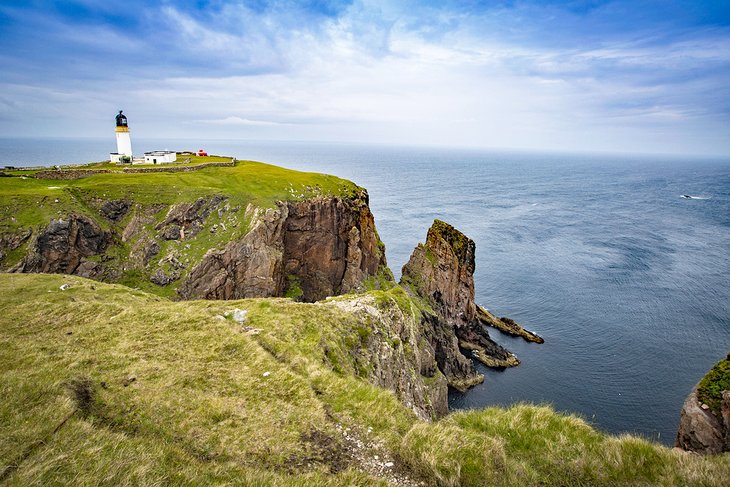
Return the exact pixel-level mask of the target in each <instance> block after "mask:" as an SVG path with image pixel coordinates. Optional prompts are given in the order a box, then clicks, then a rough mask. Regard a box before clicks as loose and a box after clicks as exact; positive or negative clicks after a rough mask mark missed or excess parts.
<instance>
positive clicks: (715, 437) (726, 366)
mask: <svg viewBox="0 0 730 487" xmlns="http://www.w3.org/2000/svg"><path fill="white" fill-rule="evenodd" d="M675 444H676V446H677V447H679V448H681V449H683V450H687V451H693V452H696V453H702V454H717V453H722V452H730V353H729V354H728V356H727V357H726V358H725V359H724V360H721V361H720V362H718V363H717V364H715V366H714V367H713V368H712V369H711V370H710V371H709V372H708V373H707V375H705V377H703V378H702V380H701V381H700V382H699V383H698V384H697V385H696V386H695V387H694V388H693V389H692V392H690V394H689V396H687V399H686V400H685V401H684V404H683V406H682V411H681V412H680V419H679V430H678V431H677V440H676V443H675Z"/></svg>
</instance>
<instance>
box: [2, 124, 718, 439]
mask: <svg viewBox="0 0 730 487" xmlns="http://www.w3.org/2000/svg"><path fill="white" fill-rule="evenodd" d="M200 148H203V149H205V150H207V151H208V152H209V153H211V154H220V155H230V156H234V157H236V158H238V159H243V160H246V159H249V160H258V161H262V162H267V163H271V164H276V165H281V166H285V167H288V168H292V169H298V170H304V171H316V172H322V173H329V174H334V175H337V176H340V177H343V178H346V179H349V180H352V181H354V182H355V183H357V184H359V185H361V186H363V187H365V188H366V189H367V190H368V191H369V194H370V206H371V209H372V211H373V214H374V215H375V221H376V225H377V229H378V231H379V233H380V236H381V239H382V240H383V242H384V243H385V246H386V255H387V259H388V263H389V266H390V267H391V269H392V270H393V272H394V274H395V275H396V277H398V276H399V275H400V268H401V266H402V265H403V264H405V262H406V261H407V260H408V257H409V255H410V253H411V251H412V250H413V248H414V247H415V246H416V244H417V243H419V242H422V241H424V239H425V236H426V231H427V229H428V227H429V226H430V224H431V222H432V221H433V219H434V218H439V219H441V220H444V221H447V222H449V223H451V224H452V225H454V226H455V227H456V228H458V229H459V230H461V231H462V232H464V233H465V234H466V235H467V236H469V237H470V238H472V239H473V240H474V241H475V242H476V246H477V249H476V273H475V287H476V301H477V303H479V304H481V305H483V306H485V307H486V308H488V309H489V310H490V311H492V312H493V313H495V314H497V315H499V316H509V317H511V318H513V319H515V320H516V321H518V322H519V323H521V324H523V325H524V326H525V327H526V328H528V329H530V330H533V331H535V332H537V333H538V334H540V335H541V336H543V337H544V338H545V340H546V342H545V343H544V344H542V345H537V344H533V343H526V342H524V341H523V340H521V339H518V338H513V337H508V336H506V335H504V334H502V333H500V332H498V331H496V330H490V334H491V335H492V337H493V338H494V339H495V340H496V341H498V342H499V343H500V344H502V345H504V346H505V347H507V348H508V349H510V350H511V351H513V352H514V353H515V354H516V355H517V356H518V357H519V358H520V360H521V361H522V364H521V365H520V366H519V367H516V368H511V369H507V370H504V371H497V370H492V369H487V368H485V367H482V366H481V365H478V366H477V367H478V369H479V370H480V371H481V372H483V373H484V374H485V375H486V380H485V383H484V384H482V385H479V386H477V387H475V388H473V389H471V390H469V391H467V392H465V393H456V392H452V393H451V394H450V398H449V403H450V407H451V408H453V409H463V408H478V407H488V406H492V405H508V404H513V403H515V402H533V403H539V404H544V403H547V404H551V405H553V406H554V407H555V408H556V409H558V410H560V411H565V412H570V413H576V414H579V415H581V416H582V417H584V418H585V419H587V420H588V421H590V422H591V423H592V424H594V425H596V426H597V427H598V428H600V429H602V430H605V431H608V432H611V433H622V432H630V433H635V434H639V435H642V436H645V437H648V438H651V439H654V440H657V441H661V442H663V443H665V444H672V443H673V442H674V435H675V434H676V430H677V425H678V422H679V412H680V409H681V406H682V402H683V401H684V399H685V398H686V396H687V394H688V393H689V392H690V390H691V388H692V387H693V386H694V384H695V383H696V382H697V381H699V379H700V378H701V377H702V376H703V375H704V374H705V373H706V372H707V371H708V370H709V368H710V367H711V366H712V365H713V364H714V363H715V362H717V361H719V360H720V359H722V358H724V357H725V354H726V353H727V352H728V349H730V308H729V306H730V286H729V285H728V280H727V276H728V275H730V158H722V157H711V156H707V157H706V156H685V155H673V156H672V155H669V156H668V155H630V154H605V153H600V154H581V153H565V154H563V153H555V152H546V153H540V152H534V151H511V150H481V149H471V148H470V149H453V148H452V149H449V148H436V147H400V146H389V145H364V144H347V143H326V142H278V141H235V140H208V141H202V140H189V139H134V138H133V149H134V151H135V153H136V154H141V153H142V152H145V151H148V150H156V149H169V150H197V149H200ZM113 150H114V140H113V138H108V139H55V138H0V166H5V165H14V166H19V167H22V166H35V165H43V166H51V165H55V164H80V163H86V162H92V161H101V160H105V159H108V154H109V152H110V151H113ZM683 195H684V196H691V198H686V197H683Z"/></svg>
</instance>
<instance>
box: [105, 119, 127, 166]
mask: <svg viewBox="0 0 730 487" xmlns="http://www.w3.org/2000/svg"><path fill="white" fill-rule="evenodd" d="M116 122H117V126H116V128H115V130H114V131H115V132H116V135H117V151H116V152H112V153H111V154H109V159H110V160H111V161H112V162H132V138H131V137H130V135H129V124H128V123H127V117H126V116H125V115H124V114H123V113H122V110H119V114H117V117H116Z"/></svg>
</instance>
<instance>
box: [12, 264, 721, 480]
mask: <svg viewBox="0 0 730 487" xmlns="http://www.w3.org/2000/svg"><path fill="white" fill-rule="evenodd" d="M368 306H370V307H374V308H376V309H377V312H378V313H383V314H386V315H392V316H395V317H398V316H401V315H402V316H405V317H407V316H414V315H417V314H418V310H417V308H415V307H414V306H413V305H412V304H411V301H410V299H409V298H408V296H407V295H406V294H405V293H403V292H402V290H400V288H398V287H395V288H392V289H390V290H388V291H382V290H381V291H371V292H369V293H366V294H364V295H352V296H341V297H337V298H334V299H331V300H327V301H324V302H321V303H313V304H306V303H296V302H293V301H291V300H288V299H247V300H235V301H182V302H172V301H169V300H167V299H164V298H161V297H159V296H155V295H151V294H148V293H145V292H142V291H135V290H131V289H129V288H126V287H123V286H119V285H110V284H103V283H99V282H96V281H91V280H87V279H83V278H80V277H76V276H62V275H39V274H27V275H25V274H24V275H20V274H0V307H1V308H2V309H3V317H2V319H1V321H0V370H2V372H3V373H2V375H0V394H1V395H2V397H3V401H2V402H0V418H1V420H0V458H2V459H3V460H2V464H3V465H2V467H1V468H2V471H1V472H0V478H1V480H2V481H4V482H7V483H8V484H9V485H53V484H69V483H73V484H75V485H98V484H100V483H104V484H109V485H120V484H137V485H154V484H197V485H201V484H213V483H228V484H237V485H378V484H383V485H384V484H386V483H394V484H400V485H416V484H417V483H418V482H420V481H423V482H424V484H425V485H448V486H455V485H593V484H612V485H615V484H634V485H635V484H657V485H659V484H661V485H687V484H693V485H719V484H722V483H723V482H725V481H726V480H727V478H730V457H729V456H727V455H725V456H718V457H712V458H705V457H699V456H694V455H687V454H682V453H678V452H675V451H673V450H670V449H668V448H665V447H662V446H659V445H656V444H653V443H651V442H648V441H645V440H642V439H639V438H635V437H630V436H622V437H611V436H607V435H604V434H602V433H600V432H598V431H596V430H594V429H593V428H592V427H591V426H590V425H588V424H587V423H585V422H584V421H583V420H581V419H579V418H576V417H574V416H566V415H562V414H557V413H555V412H554V411H552V410H551V409H550V408H548V407H536V406H530V405H517V406H513V407H511V408H508V409H501V408H489V409H485V410H477V411H468V412H458V413H454V414H450V415H448V416H446V417H445V418H444V419H441V420H439V421H435V422H429V421H425V420H422V419H419V416H418V414H416V413H415V412H414V411H413V409H412V408H411V407H408V406H407V405H406V404H403V402H402V401H400V400H399V399H398V397H397V396H396V394H395V393H394V392H392V391H389V390H386V389H385V388H381V387H377V386H375V385H373V384H371V383H370V382H369V380H368V379H367V378H366V377H367V376H368V374H369V371H368V370H367V367H368V364H370V363H372V361H370V360H368V361H362V357H361V354H362V353H363V352H364V351H365V346H364V343H368V342H369V341H371V340H376V339H377V342H371V343H377V344H378V347H379V348H378V350H379V353H380V354H381V355H386V354H388V353H395V352H396V351H397V350H401V351H403V353H404V354H407V353H413V350H411V351H410V352H409V351H407V350H405V349H406V342H404V341H403V340H402V338H400V337H404V336H407V334H406V331H407V330H406V331H403V330H400V331H399V330H395V329H393V328H394V327H396V326H399V325H397V323H401V320H382V321H379V322H378V323H374V322H373V321H372V320H369V319H368V316H372V314H371V312H370V311H368V310H367V309H365V308H366V307H368ZM406 329H407V326H406ZM409 346H410V345H409Z"/></svg>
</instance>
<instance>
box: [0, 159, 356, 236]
mask: <svg viewBox="0 0 730 487" xmlns="http://www.w3.org/2000/svg"><path fill="white" fill-rule="evenodd" d="M215 159H216V161H217V159H218V158H215ZM80 168H88V169H103V168H104V166H103V165H97V164H90V165H88V166H81V167H80ZM76 169H79V168H76ZM10 174H13V175H14V176H15V177H4V178H0V214H2V215H9V216H12V218H3V219H2V221H1V222H0V233H2V232H8V231H13V230H16V229H19V228H24V227H26V226H29V225H37V224H41V223H47V222H48V221H49V220H50V219H51V218H55V217H58V216H59V215H64V214H67V213H69V212H72V211H76V212H82V213H83V212H87V213H90V214H92V215H93V216H98V214H97V212H96V211H95V210H94V208H90V201H91V200H93V199H95V198H99V199H103V200H116V199H125V198H131V199H133V200H134V202H136V203H139V204H142V205H152V204H160V205H168V206H169V205H174V204H176V203H181V202H186V201H194V200H195V199H196V198H200V197H206V196H211V195H215V194H224V195H227V196H230V198H231V200H230V202H231V204H232V205H242V206H243V207H244V208H245V207H246V205H247V204H248V203H252V204H254V205H256V206H260V207H270V206H273V205H274V203H275V202H276V201H287V200H298V199H305V198H310V197H313V196H317V195H334V196H348V195H353V194H354V193H355V192H356V191H358V190H360V189H361V188H358V186H356V185H355V184H354V183H352V182H350V181H346V180H344V179H340V178H338V177H336V176H330V175H327V174H318V173H307V172H301V171H294V170H290V169H284V168H282V167H278V166H272V165H270V164H264V163H260V162H253V161H238V162H237V164H236V165H235V166H233V167H208V168H205V169H201V170H199V171H194V172H177V173H172V172H157V173H136V174H124V173H108V174H96V175H93V176H89V177H85V178H81V179H74V180H53V179H35V178H33V177H32V172H26V171H13V172H11V173H10Z"/></svg>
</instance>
